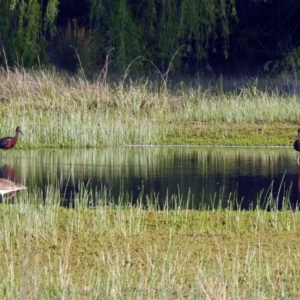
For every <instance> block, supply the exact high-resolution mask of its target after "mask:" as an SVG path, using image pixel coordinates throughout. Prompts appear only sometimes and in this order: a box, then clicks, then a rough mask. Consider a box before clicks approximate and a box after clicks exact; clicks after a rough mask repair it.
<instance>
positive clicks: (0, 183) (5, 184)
mask: <svg viewBox="0 0 300 300" xmlns="http://www.w3.org/2000/svg"><path fill="white" fill-rule="evenodd" d="M18 190H27V187H26V186H25V185H22V184H18V183H15V182H12V181H10V180H8V179H4V178H0V194H1V196H2V202H3V203H4V202H5V200H6V199H5V198H4V194H7V193H9V194H10V195H9V197H8V198H7V199H9V198H12V197H14V196H15V192H16V191H18Z"/></svg>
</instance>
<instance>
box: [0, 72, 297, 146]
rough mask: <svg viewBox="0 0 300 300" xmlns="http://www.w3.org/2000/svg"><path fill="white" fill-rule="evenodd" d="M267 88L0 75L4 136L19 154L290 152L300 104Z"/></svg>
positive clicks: (48, 74) (251, 84) (201, 82)
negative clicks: (67, 150) (123, 149)
mask: <svg viewBox="0 0 300 300" xmlns="http://www.w3.org/2000/svg"><path fill="white" fill-rule="evenodd" d="M280 87H281V85H277V86H276V88H275V87H274V86H273V85H272V84H271V83H267V82H266V81H264V82H262V84H261V85H260V84H259V83H258V81H257V80H249V81H248V82H245V81H239V80H231V81H230V82H224V81H222V80H221V81H220V80H219V81H216V83H215V84H210V83H209V82H205V81H204V80H200V79H199V81H198V82H197V83H196V84H193V85H188V84H184V83H181V84H178V85H175V86H174V87H173V88H172V89H171V88H166V86H164V85H160V86H159V85H158V84H155V83H153V82H148V81H146V80H144V81H142V80H141V81H140V82H137V83H124V82H115V83H112V84H107V83H105V82H102V81H101V80H98V81H97V80H95V81H94V82H90V81H87V80H86V79H85V78H84V76H82V77H69V76H66V75H63V74H59V73H57V72H54V71H49V70H40V71H25V70H23V69H19V70H14V71H4V70H1V71H0V102H1V110H0V117H1V121H2V126H1V129H0V135H1V136H3V135H7V134H12V131H13V130H14V129H15V127H16V126H17V125H19V126H22V129H23V131H24V133H25V136H24V138H23V139H22V143H20V145H19V147H32V148H33V147H45V146H47V147H99V146H112V145H123V144H194V145H195V144H197V145H207V144H209V145H210V144H218V145H252V146H272V145H284V146H290V145H291V142H292V141H293V140H294V139H295V136H296V133H295V132H296V130H297V129H298V121H299V114H298V111H297V110H296V109H295V108H296V107H297V105H298V97H297V95H294V94H293V93H292V92H290V93H285V92H284V91H283V90H282V89H280Z"/></svg>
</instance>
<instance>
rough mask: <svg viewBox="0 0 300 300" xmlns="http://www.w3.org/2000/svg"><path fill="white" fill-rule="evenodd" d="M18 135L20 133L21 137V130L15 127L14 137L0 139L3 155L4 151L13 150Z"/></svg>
mask: <svg viewBox="0 0 300 300" xmlns="http://www.w3.org/2000/svg"><path fill="white" fill-rule="evenodd" d="M20 133H22V135H23V132H22V131H21V128H20V127H17V128H16V135H15V137H9V136H7V137H4V138H2V139H0V149H3V150H4V153H5V151H6V150H8V149H11V148H13V147H14V146H15V144H16V143H17V141H18V139H19V134H20Z"/></svg>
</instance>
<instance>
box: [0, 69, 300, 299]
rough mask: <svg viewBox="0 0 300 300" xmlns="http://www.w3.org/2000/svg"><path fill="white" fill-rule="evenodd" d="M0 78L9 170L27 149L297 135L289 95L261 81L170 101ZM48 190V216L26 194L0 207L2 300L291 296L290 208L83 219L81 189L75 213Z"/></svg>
mask: <svg viewBox="0 0 300 300" xmlns="http://www.w3.org/2000/svg"><path fill="white" fill-rule="evenodd" d="M0 77H1V80H0V89H1V111H0V113H1V121H2V124H3V126H2V127H1V129H0V134H1V136H6V135H7V133H9V132H11V131H12V130H14V128H15V127H16V126H21V127H22V130H23V132H24V137H22V139H21V141H19V142H18V145H17V146H16V148H15V149H14V150H11V151H14V152H13V153H8V154H7V155H8V162H9V159H14V157H16V156H18V153H20V149H24V150H26V149H29V148H53V151H55V149H57V148H58V147H60V148H72V149H86V148H94V147H95V148H96V147H102V148H105V147H123V146H124V145H151V144H160V145H161V144H168V145H171V144H197V145H214V146H217V145H218V146H220V145H227V146H230V145H239V146H264V147H265V146H285V147H291V145H292V142H293V141H294V139H295V138H296V131H297V129H298V127H299V124H298V119H299V115H298V113H297V110H296V109H295V107H296V106H297V103H298V96H297V94H294V93H291V94H284V93H283V92H282V93H281V92H280V91H278V90H276V89H269V88H268V87H267V88H264V86H265V85H262V86H263V87H261V86H259V84H258V82H257V81H249V82H248V83H246V84H241V85H239V84H238V83H237V84H238V85H237V86H238V88H237V89H235V90H233V91H230V90H229V91H228V90H226V89H225V88H224V83H223V84H222V85H216V87H214V86H206V87H205V88H203V85H202V84H201V82H199V84H198V85H197V86H194V87H192V86H183V85H180V86H178V87H179V88H178V89H177V90H170V89H167V88H166V87H160V86H158V85H157V86H156V85H155V84H149V83H147V82H140V83H136V84H135V83H132V84H130V85H126V84H123V83H122V82H121V83H118V84H113V85H108V84H106V83H101V82H95V83H90V82H88V81H86V80H85V79H84V78H80V77H78V78H70V77H67V76H62V75H61V74H58V73H56V72H50V71H46V70H40V71H31V72H27V71H24V70H14V71H13V72H12V71H8V72H7V71H4V70H2V72H1V74H0ZM9 155H11V157H12V158H9ZM41 159H42V158H41ZM20 161H21V162H22V157H20ZM37 174H38V173H37ZM37 177H38V175H37ZM26 181H27V182H28V181H30V176H28V178H26ZM46 187H47V188H46V189H45V190H44V191H45V196H46V199H47V201H46V202H45V203H46V205H43V204H42V203H41V202H40V200H41V198H42V196H41V195H42V191H41V186H40V185H39V184H36V185H34V184H32V185H31V186H30V188H29V191H28V193H20V194H18V195H17V197H16V199H15V201H14V203H12V204H7V205H1V207H0V225H1V232H0V247H1V248H0V251H1V257H2V259H1V263H0V264H1V268H0V277H1V285H0V296H1V298H2V299H13V298H30V299H55V298H59V299H70V298H72V299H90V298H92V299H105V298H106V299H107V298H109V299H117V298H123V299H124V298H127V299H132V298H136V299H174V298H179V299H181V298H186V299H199V298H204V299H211V298H217V299H233V298H234V299H240V298H244V297H247V298H249V299H261V298H276V299H280V298H297V297H298V295H299V293H298V291H299V288H298V278H299V268H298V265H299V257H300V250H299V249H300V235H299V226H300V225H299V224H300V223H299V213H298V210H297V209H295V210H289V209H288V207H285V209H283V210H282V211H278V210H276V209H272V210H270V211H266V210H263V209H256V208H253V209H252V210H250V211H243V210H231V209H230V208H222V209H221V208H220V209H215V210H212V211H207V210H185V209H182V208H179V207H177V209H172V210H169V209H165V210H161V211H158V210H156V209H154V208H148V209H144V208H143V207H141V206H140V205H139V204H138V203H137V204H136V205H135V206H132V205H130V204H128V205H125V204H124V205H116V204H114V203H112V202H109V201H108V202H105V201H102V202H101V201H99V204H98V205H97V206H95V207H93V208H92V209H91V208H89V207H86V206H85V205H84V203H85V202H84V199H85V197H86V196H87V194H86V193H85V191H86V189H85V186H84V187H83V191H82V193H81V194H80V193H79V194H80V195H81V196H80V197H82V200H83V201H82V202H81V203H83V205H81V206H79V207H77V208H76V209H66V208H62V207H60V203H59V200H60V190H58V188H57V186H56V185H48V186H47V185H46ZM266 188H267V187H266ZM97 197H98V198H99V199H101V197H104V194H101V193H100V194H98V195H97Z"/></svg>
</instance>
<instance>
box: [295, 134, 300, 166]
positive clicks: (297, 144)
mask: <svg viewBox="0 0 300 300" xmlns="http://www.w3.org/2000/svg"><path fill="white" fill-rule="evenodd" d="M294 149H295V150H296V151H298V152H300V128H299V129H298V138H297V139H296V140H295V142H294ZM297 163H298V165H299V166H300V156H298V158H297Z"/></svg>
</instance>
